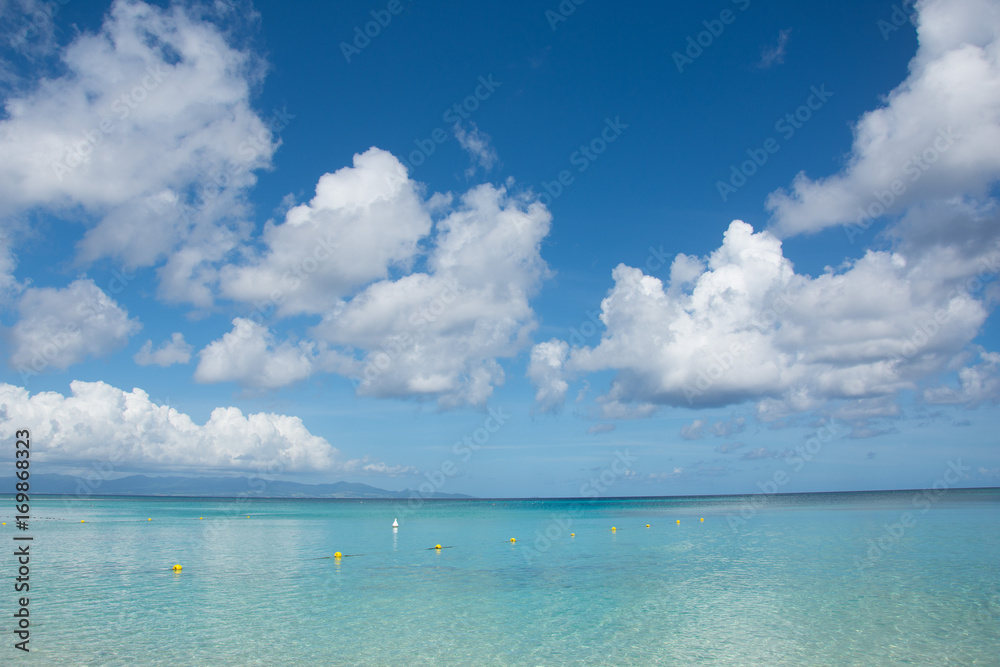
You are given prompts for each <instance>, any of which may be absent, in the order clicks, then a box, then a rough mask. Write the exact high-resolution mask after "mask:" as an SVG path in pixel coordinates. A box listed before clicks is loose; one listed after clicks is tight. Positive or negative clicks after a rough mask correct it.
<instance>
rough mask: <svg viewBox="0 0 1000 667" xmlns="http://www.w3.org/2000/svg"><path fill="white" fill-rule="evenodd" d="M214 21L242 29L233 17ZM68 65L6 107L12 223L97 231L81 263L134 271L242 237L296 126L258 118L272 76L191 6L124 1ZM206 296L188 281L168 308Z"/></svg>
mask: <svg viewBox="0 0 1000 667" xmlns="http://www.w3.org/2000/svg"><path fill="white" fill-rule="evenodd" d="M203 9H206V11H220V12H227V11H228V12H229V14H228V15H227V17H226V18H227V20H230V21H231V20H234V19H237V18H239V17H236V16H234V15H233V12H232V11H231V10H228V9H226V7H225V6H224V3H218V6H217V7H215V9H211V8H203ZM58 57H59V58H60V59H61V64H60V68H59V71H60V72H61V73H60V74H59V75H58V76H54V77H51V78H43V79H42V80H40V81H38V82H37V83H35V84H34V85H32V86H30V87H28V89H27V90H24V91H22V92H20V93H18V94H17V95H16V96H12V97H8V98H7V99H6V100H5V102H4V110H5V118H4V119H3V120H0V152H2V153H3V155H4V160H3V162H2V163H0V217H9V216H12V215H15V214H17V213H18V212H24V211H27V210H31V209H37V208H41V209H45V210H48V211H50V212H53V213H56V214H59V215H63V216H66V217H69V218H73V219H77V218H79V219H81V220H85V221H93V222H92V223H88V224H91V226H90V227H89V229H88V230H87V232H86V234H85V236H84V238H83V240H82V241H81V242H80V244H79V260H80V261H82V262H89V261H93V260H96V259H98V258H102V257H112V258H117V259H120V260H121V261H123V262H124V263H126V264H127V265H129V266H131V267H139V266H151V265H154V264H155V263H157V262H159V261H161V260H162V259H164V258H166V257H167V256H168V255H170V254H171V251H173V250H175V249H178V248H181V247H189V246H191V247H201V248H205V249H206V250H205V251H206V252H209V250H208V249H209V248H211V247H212V244H213V239H214V231H215V230H216V229H217V228H219V227H230V228H232V229H237V228H239V227H240V220H241V216H242V214H243V213H244V209H245V205H244V204H245V202H244V199H243V193H244V192H245V191H246V189H247V188H249V187H250V186H252V185H253V184H254V183H255V181H256V176H255V175H254V171H255V170H257V169H260V168H263V167H266V166H268V165H269V164H270V160H271V156H272V154H273V152H274V150H275V148H276V146H277V140H276V137H275V133H274V130H275V129H276V127H278V126H279V125H280V124H281V122H284V121H282V119H281V118H277V119H269V121H265V120H264V119H262V118H261V117H259V116H258V115H257V113H255V112H254V111H253V110H252V109H251V106H250V94H251V89H252V87H253V85H255V84H256V82H258V81H259V80H260V78H261V76H262V71H263V68H262V65H261V63H260V62H259V61H258V60H257V59H255V58H254V57H253V56H252V55H251V54H250V53H249V51H244V50H240V49H238V48H235V47H234V46H232V45H230V44H229V43H228V42H227V39H226V37H225V36H224V35H223V33H222V32H221V31H220V30H219V29H218V28H217V27H215V26H214V25H213V24H212V23H209V22H207V21H204V20H202V16H201V15H199V16H193V15H192V14H191V13H189V10H187V9H185V8H184V7H182V6H181V5H180V4H174V5H172V6H171V7H170V8H168V9H164V8H159V7H156V6H154V5H148V4H145V3H143V2H137V1H134V0H117V1H116V2H115V3H114V4H113V5H112V7H111V9H110V11H109V13H108V15H107V17H106V18H105V20H104V22H103V24H102V25H101V27H100V29H98V30H97V31H96V32H94V33H87V32H82V33H79V34H77V35H76V36H75V38H74V39H73V40H72V41H71V42H70V43H69V44H68V45H67V46H65V47H64V48H62V49H61V50H60V51H59V52H58ZM276 116H281V114H276ZM282 118H285V119H287V114H285V115H284V116H283V117H282ZM150 156H155V158H151V157H150ZM243 233H245V229H244V230H243V231H242V232H241V235H242V234H243ZM189 277H194V278H204V276H198V275H197V272H194V271H191V272H189ZM197 287H198V284H197V281H195V283H192V284H189V283H182V282H180V281H178V280H177V279H176V277H175V282H174V283H173V284H172V287H171V288H170V289H169V290H167V291H166V293H165V294H164V296H166V297H168V298H171V299H175V300H181V301H183V300H188V298H189V296H191V295H189V294H188V291H189V290H194V291H197ZM202 296H203V295H202Z"/></svg>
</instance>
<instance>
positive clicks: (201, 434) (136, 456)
mask: <svg viewBox="0 0 1000 667" xmlns="http://www.w3.org/2000/svg"><path fill="white" fill-rule="evenodd" d="M70 390H71V395H69V396H63V395H62V394H59V393H56V392H40V393H36V394H35V395H33V396H32V395H30V393H29V392H28V391H27V390H26V389H24V388H21V387H15V386H13V385H9V384H0V414H2V415H3V419H2V420H0V434H2V437H4V438H5V439H10V438H13V431H14V429H21V428H27V429H30V431H31V434H32V450H31V452H32V458H33V459H34V458H37V459H38V461H39V462H41V463H43V464H58V463H65V464H73V463H77V462H81V461H95V460H97V461H109V462H112V463H114V464H116V465H120V466H122V467H126V466H156V467H157V469H160V470H165V469H179V470H206V469H217V470H241V471H243V470H245V471H259V470H266V471H268V472H270V473H273V472H275V471H282V472H284V471H287V472H297V471H308V472H333V473H362V472H370V473H381V474H402V473H406V472H412V469H410V468H406V467H401V466H386V465H385V464H384V463H381V462H379V461H373V460H371V459H366V458H361V459H346V458H345V457H344V456H343V455H342V454H341V453H340V452H339V451H338V450H337V449H336V448H334V447H333V446H331V445H330V443H329V442H327V441H326V440H325V439H323V438H321V437H318V436H315V435H313V434H311V433H310V432H309V430H308V429H307V428H306V427H305V425H304V424H303V423H302V420H301V419H299V418H298V417H289V416H286V415H278V414H273V413H263V412H261V413H255V414H250V415H244V414H243V413H242V412H241V411H240V410H238V409H237V408H234V407H228V408H221V407H220V408H216V409H215V410H213V411H212V414H211V416H210V417H209V419H208V421H207V422H206V423H204V424H200V425H199V424H196V423H195V422H194V421H193V420H192V419H191V418H190V417H189V416H188V415H186V414H184V413H181V412H178V411H177V410H175V409H173V408H171V407H168V406H166V405H157V404H156V403H154V402H152V401H150V399H149V395H148V394H146V392H144V391H142V390H141V389H133V390H132V391H130V392H128V391H124V390H121V389H118V388H116V387H113V386H111V385H108V384H105V383H103V382H80V381H74V382H72V383H71V384H70Z"/></svg>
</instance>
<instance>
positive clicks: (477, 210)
mask: <svg viewBox="0 0 1000 667" xmlns="http://www.w3.org/2000/svg"><path fill="white" fill-rule="evenodd" d="M550 221H551V215H550V214H549V212H548V210H547V209H546V208H545V207H544V206H542V205H541V204H539V203H538V202H536V201H531V200H527V199H523V198H519V197H513V196H511V195H509V194H508V193H507V191H506V189H505V188H503V187H499V188H498V187H494V186H492V185H481V186H477V187H475V188H473V189H471V190H469V191H468V192H466V193H465V194H464V195H462V197H461V198H460V201H459V202H458V203H457V204H456V205H455V206H453V207H451V210H450V212H449V213H448V214H447V215H446V217H444V218H443V219H441V220H439V221H438V222H437V224H436V226H435V227H436V234H435V236H434V238H433V247H432V249H431V250H430V253H429V256H428V257H427V260H426V266H427V271H418V272H414V273H410V274H409V275H405V276H403V277H400V278H399V279H396V280H381V281H378V282H375V283H373V284H372V285H369V286H368V287H366V288H365V289H364V290H363V291H361V292H360V293H358V294H357V295H356V296H354V297H353V298H352V299H350V300H344V301H342V302H340V303H338V304H337V306H336V307H335V308H334V309H333V310H332V311H331V312H330V313H328V314H326V315H325V316H324V318H323V320H322V321H321V322H320V323H319V324H318V325H316V326H315V327H313V329H312V334H313V335H314V337H315V338H317V339H318V340H320V341H322V342H325V343H328V344H330V345H331V346H335V347H336V348H338V349H342V350H345V351H346V352H353V353H354V356H355V359H356V364H355V366H354V369H353V370H352V371H351V377H352V380H353V381H354V382H355V384H356V387H357V391H358V393H360V394H363V395H372V396H411V397H424V398H434V399H437V400H438V402H439V403H440V404H441V405H442V406H444V407H455V406H459V405H463V404H472V405H482V404H483V403H485V401H486V399H487V398H488V397H489V396H490V395H491V394H492V392H493V387H494V386H496V385H499V384H502V383H503V381H504V373H503V369H502V368H501V367H500V365H499V364H498V363H497V359H498V358H503V357H513V356H515V355H516V354H517V353H518V352H519V351H521V350H523V349H525V348H527V347H528V346H530V334H531V332H532V331H533V330H534V328H535V326H536V322H535V316H534V311H533V310H532V308H531V306H530V304H529V297H530V296H532V295H533V294H534V293H535V292H536V291H537V289H538V286H539V284H540V282H541V280H542V279H543V278H544V277H545V276H546V275H547V274H548V267H547V266H546V264H545V262H544V261H543V260H542V258H541V254H540V246H541V241H542V239H543V238H544V237H545V235H546V234H547V233H548V230H549V224H550Z"/></svg>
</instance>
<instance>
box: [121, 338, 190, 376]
mask: <svg viewBox="0 0 1000 667" xmlns="http://www.w3.org/2000/svg"><path fill="white" fill-rule="evenodd" d="M132 359H133V360H135V363H137V364H139V365H140V366H149V365H151V364H156V365H157V366H163V367H166V366H172V365H173V364H186V363H187V362H189V361H191V346H190V345H189V344H188V343H187V342H185V340H184V334H182V333H180V332H174V334H173V335H172V336H171V337H170V340H169V341H164V342H163V344H162V345H161V346H160V347H158V348H156V350H155V351H154V350H153V341H151V340H147V341H146V343H145V345H143V346H142V348H141V349H140V350H139V351H138V352H136V354H135V356H133V357H132Z"/></svg>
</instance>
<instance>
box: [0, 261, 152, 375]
mask: <svg viewBox="0 0 1000 667" xmlns="http://www.w3.org/2000/svg"><path fill="white" fill-rule="evenodd" d="M17 309H18V314H19V319H18V322H17V323H16V324H15V325H14V326H13V327H12V328H11V330H10V332H9V340H10V343H11V347H12V352H11V356H10V364H11V366H13V367H14V368H15V369H17V370H18V371H20V372H21V374H22V377H23V376H25V375H34V374H36V373H39V372H42V371H44V370H45V369H48V368H50V367H51V368H58V369H66V368H68V367H69V366H71V365H73V364H76V363H79V362H81V361H83V360H84V359H86V358H88V357H103V356H105V355H107V354H110V353H111V352H113V351H114V350H117V349H119V348H121V347H124V346H125V345H126V343H128V339H129V337H130V336H132V335H133V334H135V333H136V332H138V331H139V329H140V328H141V325H140V324H139V322H138V320H134V319H130V318H129V316H128V312H126V311H125V310H124V309H123V308H122V307H121V306H119V305H118V304H117V303H116V302H115V301H114V300H113V299H111V298H109V297H108V295H106V294H105V293H104V292H102V291H101V290H100V288H98V287H97V285H95V284H94V281H92V280H90V279H84V280H76V281H74V282H73V283H71V284H70V285H69V286H68V287H65V288H52V287H42V288H37V287H31V288H28V289H27V290H25V291H24V293H23V295H22V296H21V299H20V301H19V302H18V305H17Z"/></svg>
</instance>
